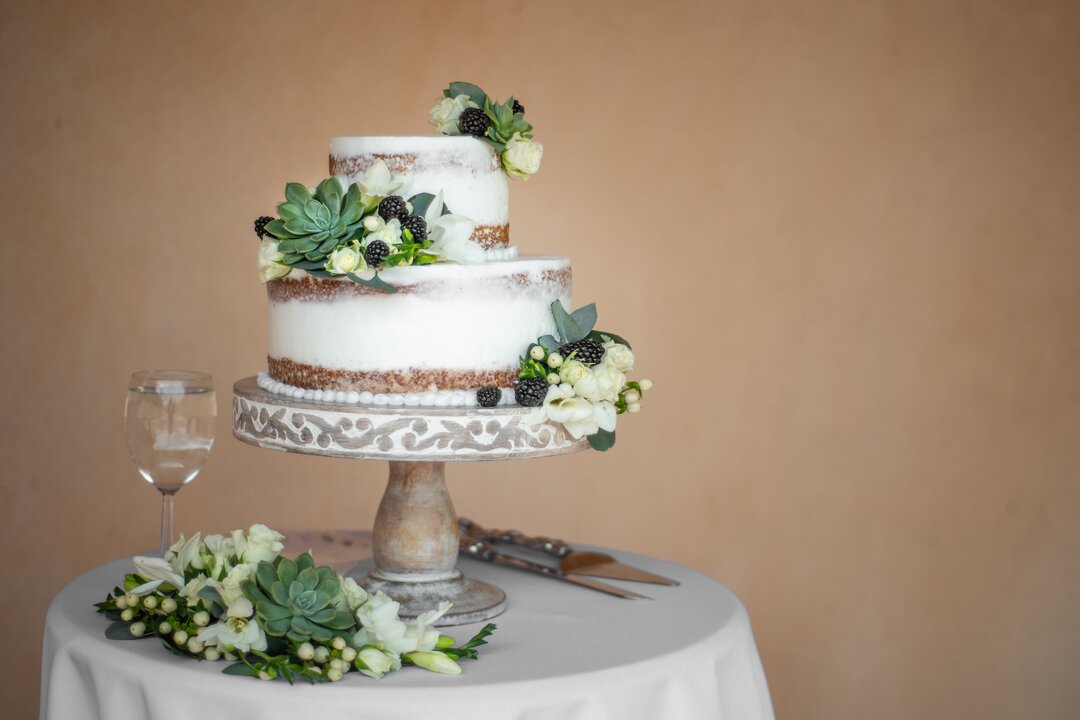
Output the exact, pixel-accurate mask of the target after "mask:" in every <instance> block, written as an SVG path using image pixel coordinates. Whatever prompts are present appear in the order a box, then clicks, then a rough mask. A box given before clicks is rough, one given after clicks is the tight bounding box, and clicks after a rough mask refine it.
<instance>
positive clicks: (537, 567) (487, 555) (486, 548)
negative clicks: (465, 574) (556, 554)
mask: <svg viewBox="0 0 1080 720" xmlns="http://www.w3.org/2000/svg"><path fill="white" fill-rule="evenodd" d="M458 548H459V549H460V550H461V552H463V553H465V554H466V555H468V556H470V557H474V558H476V559H477V560H483V561H485V562H494V563H499V564H502V565H511V566H513V567H517V568H521V569H522V570H529V571H531V572H536V573H540V574H541V575H552V576H554V577H561V575H562V573H560V572H559V571H558V570H556V569H555V568H553V567H548V566H547V565H544V564H543V563H538V562H532V561H531V560H525V559H524V558H519V557H510V556H509V555H503V554H502V553H500V552H499V551H498V550H496V549H495V547H494V546H493V545H492V544H491V543H489V542H488V541H487V540H484V539H483V538H478V537H469V536H467V535H462V536H461V539H460V540H459V541H458Z"/></svg>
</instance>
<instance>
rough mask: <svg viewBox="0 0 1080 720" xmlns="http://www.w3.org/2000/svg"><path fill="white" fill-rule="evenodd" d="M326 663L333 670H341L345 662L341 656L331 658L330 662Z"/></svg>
mask: <svg viewBox="0 0 1080 720" xmlns="http://www.w3.org/2000/svg"><path fill="white" fill-rule="evenodd" d="M326 665H327V667H329V668H330V669H331V670H337V671H339V672H340V671H341V669H342V667H343V666H344V665H345V663H343V662H342V661H341V658H331V660H330V662H328V663H327V664H326Z"/></svg>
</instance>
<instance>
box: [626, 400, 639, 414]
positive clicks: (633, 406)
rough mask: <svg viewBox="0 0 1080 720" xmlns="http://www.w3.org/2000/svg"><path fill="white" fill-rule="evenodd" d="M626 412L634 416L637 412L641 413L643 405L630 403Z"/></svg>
mask: <svg viewBox="0 0 1080 720" xmlns="http://www.w3.org/2000/svg"><path fill="white" fill-rule="evenodd" d="M626 412H628V413H630V414H631V415H633V414H634V413H636V412H641V405H640V404H639V403H628V404H627V405H626Z"/></svg>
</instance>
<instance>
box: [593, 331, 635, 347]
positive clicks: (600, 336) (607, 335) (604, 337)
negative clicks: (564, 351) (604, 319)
mask: <svg viewBox="0 0 1080 720" xmlns="http://www.w3.org/2000/svg"><path fill="white" fill-rule="evenodd" d="M588 339H589V340H595V341H596V342H598V343H601V344H603V343H605V342H607V341H608V340H614V341H615V342H617V343H619V344H620V345H625V346H626V347H628V348H630V349H631V350H633V348H632V347H630V343H629V342H627V340H626V338H623V337H620V336H618V335H616V334H615V333H612V332H608V331H607V330H593V331H592V332H591V333H589V337H588Z"/></svg>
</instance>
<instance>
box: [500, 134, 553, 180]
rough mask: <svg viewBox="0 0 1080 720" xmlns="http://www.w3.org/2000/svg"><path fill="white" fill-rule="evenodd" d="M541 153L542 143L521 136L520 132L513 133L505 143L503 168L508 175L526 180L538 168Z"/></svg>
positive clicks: (542, 153) (542, 150)
mask: <svg viewBox="0 0 1080 720" xmlns="http://www.w3.org/2000/svg"><path fill="white" fill-rule="evenodd" d="M543 155H544V146H543V145H541V144H540V143H538V142H536V141H535V140H529V139H527V138H523V137H521V133H514V137H512V138H510V142H508V143H506V150H503V154H502V164H503V168H504V169H505V170H506V172H507V174H508V175H510V177H515V178H517V179H519V180H528V179H529V178H530V177H532V176H533V175H535V174H536V171H537V170H539V169H540V158H541V157H543Z"/></svg>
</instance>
